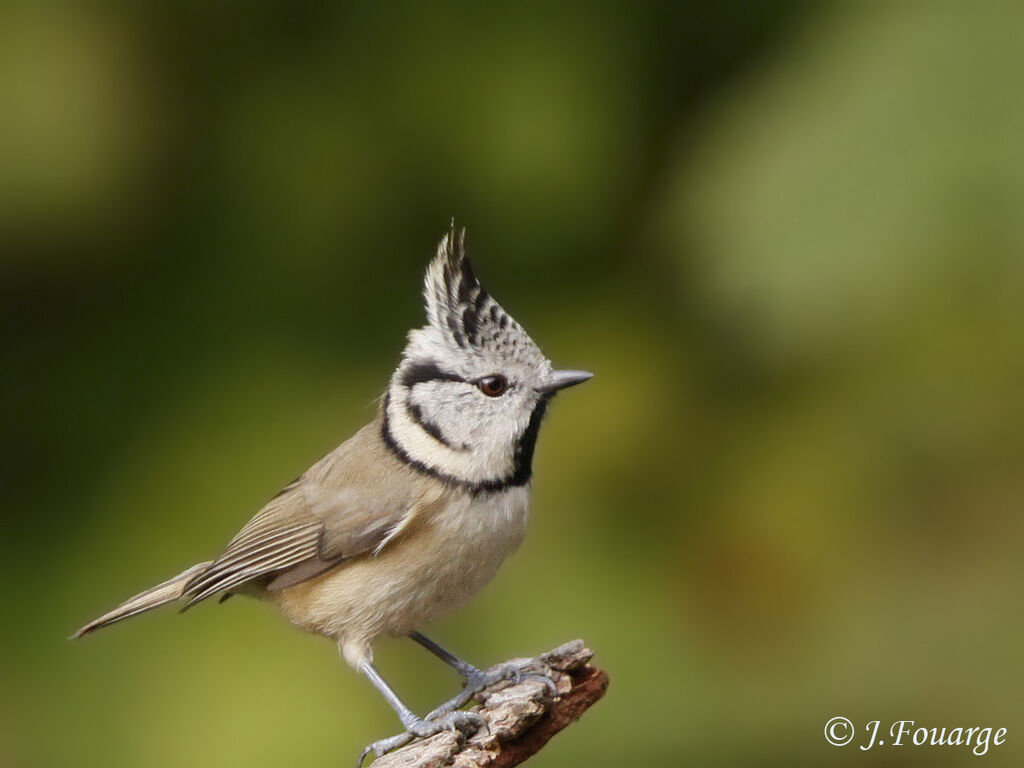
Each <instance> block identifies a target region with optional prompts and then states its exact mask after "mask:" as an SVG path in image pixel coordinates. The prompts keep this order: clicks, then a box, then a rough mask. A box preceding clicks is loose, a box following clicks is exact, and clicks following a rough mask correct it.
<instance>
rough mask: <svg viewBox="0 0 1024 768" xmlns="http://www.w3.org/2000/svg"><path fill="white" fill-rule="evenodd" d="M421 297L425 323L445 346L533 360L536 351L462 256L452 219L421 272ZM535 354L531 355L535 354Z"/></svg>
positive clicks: (460, 233)
mask: <svg viewBox="0 0 1024 768" xmlns="http://www.w3.org/2000/svg"><path fill="white" fill-rule="evenodd" d="M423 294H424V297H425V298H426V302H427V320H428V322H429V324H430V326H431V327H433V328H435V329H436V330H438V331H439V332H440V333H441V334H442V336H444V338H445V339H446V340H447V342H448V343H449V344H450V345H453V346H455V347H458V348H459V349H462V350H466V351H468V352H472V351H493V352H498V353H502V354H505V355H510V356H512V357H520V358H524V357H527V356H529V357H533V356H534V354H538V355H539V352H540V350H538V349H537V347H536V345H535V344H534V343H533V341H532V340H531V339H530V337H529V336H528V335H527V333H526V331H525V330H523V328H522V326H520V325H519V323H517V322H516V321H515V320H514V319H513V318H512V316H511V315H509V314H508V312H506V311H505V310H504V309H503V308H502V306H501V305H500V304H498V302H496V301H495V300H494V299H493V298H492V297H491V296H490V294H488V293H487V291H486V290H484V287H483V286H482V285H481V284H480V281H479V280H478V279H477V277H476V275H475V274H474V273H473V267H472V265H471V264H470V263H469V256H467V255H466V230H465V229H464V228H463V229H459V230H457V229H456V227H455V221H454V220H453V221H452V223H451V226H450V227H449V229H448V232H447V234H445V236H444V237H443V238H441V242H440V244H439V245H438V247H437V256H436V257H435V258H434V260H433V261H432V262H431V263H430V266H429V267H427V275H426V279H425V281H424V286H423ZM535 351H536V352H535Z"/></svg>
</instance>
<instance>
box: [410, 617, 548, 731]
mask: <svg viewBox="0 0 1024 768" xmlns="http://www.w3.org/2000/svg"><path fill="white" fill-rule="evenodd" d="M409 637H410V638H412V639H413V640H415V641H416V642H417V643H419V644H420V645H422V646H423V647H424V648H426V649H427V650H428V651H430V652H431V653H432V654H434V655H435V656H437V658H439V659H441V661H443V662H444V663H445V664H447V665H448V666H450V667H453V668H454V669H455V670H456V671H457V672H458V673H459V674H460V675H462V677H463V678H464V679H465V681H466V683H465V687H464V688H463V689H462V692H461V693H459V694H458V695H457V696H453V697H452V698H451V699H449V700H448V701H446V702H445V703H444V704H442V705H441V706H439V707H438V708H437V709H435V710H434V711H433V712H431V713H430V714H429V715H427V719H428V720H433V719H434V718H438V717H441V716H443V715H446V714H449V713H453V712H456V711H457V710H459V709H461V708H462V707H464V706H466V704H468V703H469V701H470V699H472V698H473V697H474V696H475V695H476V694H477V693H479V692H480V691H482V690H483V689H484V688H487V687H488V686H490V685H494V684H495V683H497V682H500V681H502V680H514V681H515V682H517V683H518V682H519V681H520V680H522V679H523V678H524V677H527V678H535V679H538V680H541V681H542V682H543V683H544V684H545V685H546V686H547V687H548V690H549V691H550V692H551V695H552V696H557V695H558V688H557V687H556V686H555V684H554V682H552V680H551V679H550V678H547V677H544V676H543V675H523V673H522V671H521V670H520V669H519V668H518V667H517V666H515V665H514V664H502V665H500V666H498V667H495V668H494V669H492V670H488V671H486V672H485V671H483V670H481V669H477V668H476V667H474V666H473V665H472V664H470V663H469V662H468V661H463V660H462V659H460V658H459V657H458V656H456V655H455V654H454V653H452V652H451V651H448V650H445V649H444V648H442V647H441V646H440V645H438V644H437V643H435V642H434V641H433V640H431V639H430V638H429V637H427V636H426V635H424V634H422V633H420V632H413V633H412V634H410V635H409Z"/></svg>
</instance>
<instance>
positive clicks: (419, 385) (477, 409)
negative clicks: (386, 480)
mask: <svg viewBox="0 0 1024 768" xmlns="http://www.w3.org/2000/svg"><path fill="white" fill-rule="evenodd" d="M423 293H424V297H425V298H426V309H427V324H426V325H425V326H423V327H422V328H417V329H415V330H413V331H410V332H409V342H408V344H407V345H406V347H405V351H404V352H403V353H402V361H401V363H400V364H399V366H398V369H397V370H396V371H395V373H394V375H393V376H392V378H391V383H390V385H389V387H388V392H387V396H386V398H385V405H384V409H385V414H384V416H385V418H384V436H385V439H387V440H388V442H389V444H390V445H391V447H392V448H393V449H394V450H396V451H397V452H398V453H399V455H400V456H402V458H404V459H405V460H407V461H409V462H410V463H412V464H413V465H414V466H417V467H418V468H419V469H421V470H423V471H426V472H429V473H432V474H434V475H437V476H439V477H441V478H443V479H445V480H446V481H448V482H454V483H457V484H460V485H463V486H466V487H470V488H474V489H480V490H498V489H501V488H505V487H510V486H514V485H523V484H525V483H526V482H528V481H529V479H530V472H531V465H532V461H533V449H534V445H535V443H536V440H537V432H538V430H539V428H540V422H541V419H542V418H543V416H544V410H545V408H546V407H547V404H548V401H549V400H550V399H551V397H552V396H553V395H554V394H555V393H556V392H558V391H559V390H561V389H565V388H566V387H570V386H572V385H574V384H579V383H580V382H583V381H586V380H587V379H589V378H590V377H591V374H589V373H586V372H583V371H560V370H555V369H553V368H552V366H551V362H550V361H549V360H547V358H545V357H544V355H543V353H542V352H541V351H540V347H538V346H537V344H536V343H535V342H534V341H533V339H531V338H530V336H529V334H527V333H526V331H525V330H524V329H523V327H522V326H521V325H519V323H517V322H516V321H515V320H513V319H512V316H511V315H509V314H508V313H507V312H506V311H505V310H504V309H503V308H502V307H501V305H500V304H498V302H496V301H495V300H494V299H493V298H492V297H491V296H490V295H489V294H488V293H487V291H485V290H484V288H483V286H481V285H480V281H479V280H478V279H477V278H476V275H475V274H474V273H473V268H472V267H471V266H470V263H469V259H468V257H467V256H466V250H465V230H462V231H461V232H456V230H455V226H454V223H453V225H452V227H451V228H450V229H449V231H448V233H447V234H446V235H445V236H444V237H443V238H442V239H441V243H440V245H439V246H438V249H437V256H436V257H435V258H434V260H433V261H432V262H431V263H430V266H429V267H428V268H427V274H426V279H425V281H424V288H423Z"/></svg>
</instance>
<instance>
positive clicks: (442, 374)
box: [402, 360, 466, 389]
mask: <svg viewBox="0 0 1024 768" xmlns="http://www.w3.org/2000/svg"><path fill="white" fill-rule="evenodd" d="M428 381H460V382H463V383H465V381H466V380H465V379H464V378H462V377H461V376H459V375H457V374H454V373H451V372H449V371H442V370H441V369H440V368H438V367H437V363H435V362H434V361H433V360H421V361H419V362H415V363H412V364H411V365H410V366H409V367H408V368H406V369H405V371H404V372H403V373H402V385H403V386H405V387H409V388H410V389H411V388H412V387H415V386H416V385H417V384H423V383H425V382H428Z"/></svg>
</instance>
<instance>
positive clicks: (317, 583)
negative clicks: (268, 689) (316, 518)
mask: <svg viewBox="0 0 1024 768" xmlns="http://www.w3.org/2000/svg"><path fill="white" fill-rule="evenodd" d="M528 500H529V488H528V486H524V487H521V488H513V489H509V490H507V491H505V492H503V493H502V494H500V495H481V496H478V497H473V496H470V495H469V494H458V495H457V496H455V497H454V498H453V500H452V502H451V503H450V504H448V506H447V507H446V508H445V509H444V510H442V511H440V512H438V513H436V514H435V515H434V516H433V517H432V518H431V519H430V520H429V521H427V522H426V523H425V524H424V525H423V526H422V527H421V528H419V529H417V530H416V531H415V532H413V533H411V534H410V535H409V536H408V537H406V538H401V539H398V540H396V541H395V542H394V543H393V544H391V545H389V546H387V547H385V549H384V550H383V551H382V552H381V553H380V554H378V555H376V556H364V557H361V558H359V559H356V560H353V561H351V562H347V563H344V564H342V565H341V566H339V567H338V568H336V569H334V570H332V571H329V572H328V573H326V574H324V575H323V576H319V577H317V578H315V579H311V580H310V581H307V582H304V583H302V584H297V585H295V586H294V587H289V588H287V589H283V590H281V591H280V592H276V593H272V594H269V595H267V598H268V599H269V600H271V601H272V602H275V603H276V604H277V605H278V607H279V608H280V609H281V611H282V612H283V613H284V614H285V616H286V617H287V618H288V619H289V620H290V621H292V622H293V623H294V624H297V625H299V626H300V627H302V628H304V629H306V630H308V631H310V632H316V633H319V634H323V635H328V636H330V637H333V638H336V639H337V640H338V642H339V644H340V646H341V649H342V652H343V653H344V654H345V658H346V659H347V660H348V661H349V663H352V664H357V663H358V662H359V661H360V660H361V659H363V658H367V657H369V654H370V647H369V646H370V643H371V642H372V640H373V638H375V637H376V636H378V635H381V634H389V635H404V634H408V633H409V632H412V631H413V630H415V629H417V628H418V627H420V626H422V625H423V624H425V623H427V622H429V621H431V620H432V619H436V618H438V617H439V616H442V615H444V614H445V613H448V612H449V611H452V610H454V609H455V608H457V607H459V606H460V605H462V604H463V603H464V602H466V601H467V600H468V599H469V598H471V597H473V596H474V595H475V594H476V593H477V592H479V591H480V589H481V588H482V587H483V586H484V585H485V584H487V582H488V581H490V580H491V578H492V577H493V576H494V574H495V573H496V572H497V570H498V567H499V566H500V565H501V563H502V562H503V561H504V560H505V558H506V557H508V555H510V554H511V553H512V552H513V551H515V549H516V548H517V547H518V546H519V544H520V543H521V542H522V540H523V535H524V534H525V531H526V518H527V512H528Z"/></svg>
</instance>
